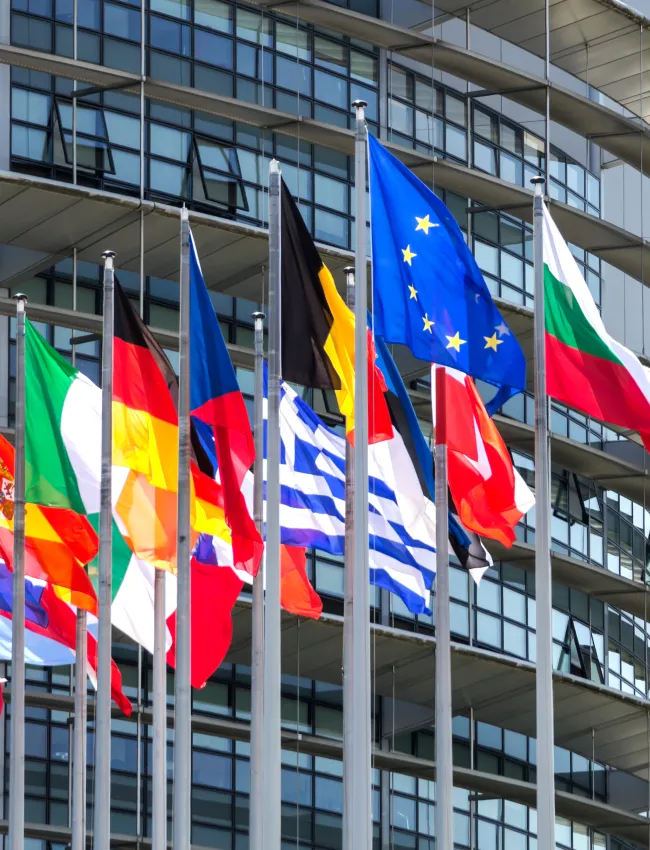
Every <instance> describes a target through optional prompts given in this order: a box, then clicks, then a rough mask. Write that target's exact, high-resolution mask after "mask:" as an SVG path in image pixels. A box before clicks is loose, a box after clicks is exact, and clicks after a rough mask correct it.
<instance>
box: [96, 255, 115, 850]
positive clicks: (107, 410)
mask: <svg viewBox="0 0 650 850" xmlns="http://www.w3.org/2000/svg"><path fill="white" fill-rule="evenodd" d="M102 257H103V259H104V316H103V340H102V467H101V484H100V505H99V626H98V638H97V697H96V716H95V822H94V826H93V839H94V843H93V846H94V848H95V850H110V843H111V601H112V544H113V529H112V522H113V507H112V502H111V486H112V469H113V336H114V334H113V325H114V315H113V314H114V306H113V302H114V295H115V288H114V286H115V272H114V268H113V260H114V258H115V251H104V253H103V254H102Z"/></svg>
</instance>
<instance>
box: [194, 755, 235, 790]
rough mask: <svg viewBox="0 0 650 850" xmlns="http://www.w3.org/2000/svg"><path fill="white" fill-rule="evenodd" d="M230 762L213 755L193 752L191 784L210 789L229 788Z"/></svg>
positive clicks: (230, 782)
mask: <svg viewBox="0 0 650 850" xmlns="http://www.w3.org/2000/svg"><path fill="white" fill-rule="evenodd" d="M231 770H232V760H231V759H230V758H228V757H227V756H218V755H215V754H214V753H201V752H194V753H193V755H192V782H195V783H196V784H197V785H209V786H210V787H211V788H230V787H231V785H232V777H231Z"/></svg>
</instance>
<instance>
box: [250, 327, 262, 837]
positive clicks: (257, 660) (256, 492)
mask: <svg viewBox="0 0 650 850" xmlns="http://www.w3.org/2000/svg"><path fill="white" fill-rule="evenodd" d="M253 318H254V319H255V479H254V485H253V514H254V517H255V524H256V525H257V528H258V530H259V532H260V534H262V535H263V533H264V439H263V428H264V313H253ZM252 640H253V649H252V661H251V756H250V759H251V764H250V769H251V793H250V847H251V850H262V846H263V843H264V818H263V814H262V808H263V806H264V777H263V765H264V743H263V742H264V729H263V724H264V720H263V716H264V714H263V712H264V563H262V564H261V565H260V571H259V573H258V574H257V576H256V577H255V579H254V580H253V637H252Z"/></svg>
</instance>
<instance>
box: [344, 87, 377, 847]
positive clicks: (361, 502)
mask: <svg viewBox="0 0 650 850" xmlns="http://www.w3.org/2000/svg"><path fill="white" fill-rule="evenodd" d="M366 106H367V103H366V102H365V101H364V100H355V101H354V103H353V104H352V108H353V109H354V110H355V112H356V137H355V142H354V186H355V196H356V209H355V217H356V221H355V233H356V243H355V256H354V278H355V281H356V287H355V305H354V321H355V328H354V445H355V451H354V501H353V505H354V513H353V516H354V517H355V522H354V546H353V548H352V552H353V557H354V571H353V574H352V590H353V596H354V607H355V616H354V619H353V620H352V670H353V673H354V675H353V677H352V730H353V736H354V747H353V749H352V767H351V770H350V779H351V783H352V795H351V798H350V799H349V800H348V806H349V805H350V804H351V805H352V812H353V814H354V818H353V820H352V846H353V847H354V848H355V850H370V847H371V844H372V820H371V818H372V814H371V806H370V784H371V773H370V753H371V716H370V571H369V565H368V346H367V341H366V340H367V327H368V315H367V314H368V291H367V280H368V274H367V272H368V260H367V256H366V146H367V130H366V119H365V108H366Z"/></svg>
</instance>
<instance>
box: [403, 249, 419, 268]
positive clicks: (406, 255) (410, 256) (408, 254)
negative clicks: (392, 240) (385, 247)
mask: <svg viewBox="0 0 650 850" xmlns="http://www.w3.org/2000/svg"><path fill="white" fill-rule="evenodd" d="M402 254H404V262H405V263H408V264H409V266H410V265H411V260H412V259H413V257H417V254H414V253H413V251H411V246H410V245H407V246H406V248H402Z"/></svg>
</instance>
